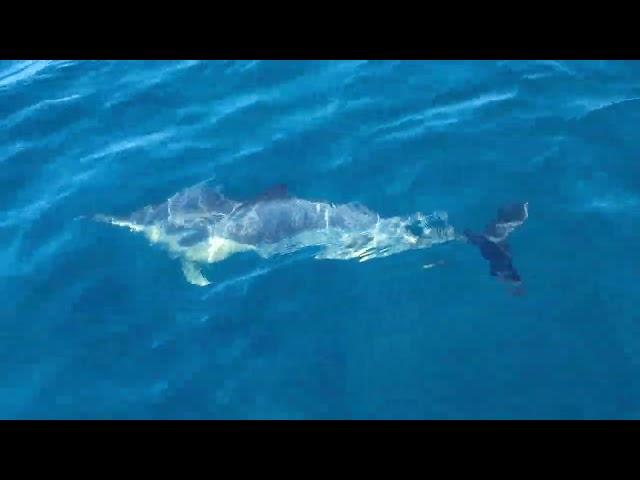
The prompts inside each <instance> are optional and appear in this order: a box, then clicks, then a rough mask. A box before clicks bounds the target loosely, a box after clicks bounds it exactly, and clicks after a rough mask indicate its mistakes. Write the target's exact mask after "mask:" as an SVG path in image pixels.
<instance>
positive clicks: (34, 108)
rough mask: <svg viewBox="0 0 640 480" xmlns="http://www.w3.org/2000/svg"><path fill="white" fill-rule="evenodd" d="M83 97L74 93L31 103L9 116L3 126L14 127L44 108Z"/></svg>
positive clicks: (39, 112)
mask: <svg viewBox="0 0 640 480" xmlns="http://www.w3.org/2000/svg"><path fill="white" fill-rule="evenodd" d="M82 97H83V95H80V94H73V95H67V96H65V97H60V98H52V99H47V100H42V101H40V102H38V103H36V104H34V105H29V106H28V107H26V108H23V109H22V110H19V111H17V112H16V113H14V114H13V115H11V116H10V117H8V118H7V119H6V120H5V121H4V122H3V125H2V127H3V128H10V127H14V126H16V125H19V124H20V123H22V122H23V121H25V120H28V119H30V118H31V117H33V116H34V115H38V114H41V113H42V111H43V110H46V109H48V108H49V107H51V106H55V105H60V104H65V103H68V102H71V101H73V100H77V99H79V98H82Z"/></svg>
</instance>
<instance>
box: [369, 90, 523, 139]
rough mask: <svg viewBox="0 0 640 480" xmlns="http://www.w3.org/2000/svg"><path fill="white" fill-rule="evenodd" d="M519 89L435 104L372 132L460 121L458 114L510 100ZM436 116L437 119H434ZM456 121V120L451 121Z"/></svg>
mask: <svg viewBox="0 0 640 480" xmlns="http://www.w3.org/2000/svg"><path fill="white" fill-rule="evenodd" d="M517 93H518V92H517V90H511V91H506V92H489V93H486V94H483V95H479V96H477V97H475V98H471V99H469V100H463V101H461V102H455V103H450V104H447V105H442V106H434V107H430V108H427V109H426V110H423V111H422V112H419V113H414V114H411V115H407V116H405V117H403V118H400V119H398V120H395V121H393V122H390V123H386V124H384V125H380V126H377V127H375V128H374V129H373V130H372V131H371V132H370V133H377V132H380V131H384V130H392V129H396V128H399V127H402V126H404V125H407V124H411V123H420V124H421V125H419V126H418V127H420V126H421V127H424V126H425V125H426V126H428V124H427V122H429V121H431V122H439V123H432V125H438V124H440V125H446V123H442V122H447V121H452V120H455V121H458V120H459V119H458V118H457V117H455V115H457V114H461V113H465V112H469V111H473V110H477V109H480V108H482V107H484V106H486V105H490V104H492V103H497V102H504V101H506V100H510V99H512V98H514V97H515V96H516V95H517ZM434 117H436V119H434ZM438 117H439V118H438ZM451 123H454V122H451Z"/></svg>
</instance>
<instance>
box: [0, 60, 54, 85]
mask: <svg viewBox="0 0 640 480" xmlns="http://www.w3.org/2000/svg"><path fill="white" fill-rule="evenodd" d="M53 63H54V62H52V61H49V60H31V61H25V62H19V63H17V64H16V65H14V66H13V67H12V68H9V69H8V71H5V72H0V88H4V87H9V86H11V85H13V84H16V83H19V82H23V81H28V80H31V79H33V78H35V77H36V76H37V75H38V73H39V72H41V71H42V70H44V69H45V68H47V67H48V66H49V65H51V64H53Z"/></svg>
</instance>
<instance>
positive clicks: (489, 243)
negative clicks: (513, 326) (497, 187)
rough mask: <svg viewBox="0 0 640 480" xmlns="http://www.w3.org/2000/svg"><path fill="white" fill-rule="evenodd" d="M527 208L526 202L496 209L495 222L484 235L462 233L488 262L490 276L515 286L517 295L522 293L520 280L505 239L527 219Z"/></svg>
mask: <svg viewBox="0 0 640 480" xmlns="http://www.w3.org/2000/svg"><path fill="white" fill-rule="evenodd" d="M528 208H529V204H528V202H524V203H516V204H511V205H507V206H504V207H502V208H500V209H498V215H497V217H496V220H495V221H494V222H493V223H491V224H489V225H488V226H487V228H486V229H485V231H484V233H480V234H476V233H473V232H471V231H470V230H469V229H467V230H465V231H464V236H465V238H466V239H467V241H468V242H469V243H471V244H473V245H475V246H477V247H478V248H479V249H480V254H481V255H482V257H483V258H485V259H486V260H488V261H489V267H490V270H489V272H490V274H491V276H494V277H497V278H498V279H500V280H503V281H505V282H507V283H509V284H511V285H515V286H516V287H517V288H518V290H517V291H518V292H519V293H522V287H521V285H522V279H521V278H520V274H519V273H518V271H517V270H516V269H515V267H514V266H513V263H512V256H511V248H510V247H509V244H508V243H507V241H506V239H507V237H508V236H509V234H510V233H511V232H512V231H513V230H514V229H516V228H517V227H519V226H520V225H522V224H523V223H524V222H525V220H526V219H527V218H528V216H529V210H528Z"/></svg>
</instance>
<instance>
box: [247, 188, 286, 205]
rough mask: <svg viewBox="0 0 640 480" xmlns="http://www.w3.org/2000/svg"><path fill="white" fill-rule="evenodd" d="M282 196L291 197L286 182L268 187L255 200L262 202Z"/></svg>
mask: <svg viewBox="0 0 640 480" xmlns="http://www.w3.org/2000/svg"><path fill="white" fill-rule="evenodd" d="M282 198H289V190H288V189H287V186H286V185H285V184H284V183H279V184H277V185H273V186H272V187H269V188H267V189H266V190H265V191H264V192H262V193H261V194H260V195H258V196H257V197H256V198H254V199H253V200H252V201H253V202H260V201H266V200H278V199H282Z"/></svg>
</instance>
